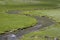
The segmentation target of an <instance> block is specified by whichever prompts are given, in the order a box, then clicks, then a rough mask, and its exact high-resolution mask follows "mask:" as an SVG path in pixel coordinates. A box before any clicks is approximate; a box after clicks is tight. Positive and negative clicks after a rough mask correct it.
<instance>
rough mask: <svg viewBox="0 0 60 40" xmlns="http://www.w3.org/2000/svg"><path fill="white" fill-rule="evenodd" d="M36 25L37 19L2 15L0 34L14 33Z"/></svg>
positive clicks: (0, 14)
mask: <svg viewBox="0 0 60 40" xmlns="http://www.w3.org/2000/svg"><path fill="white" fill-rule="evenodd" d="M35 23H36V19H34V18H32V17H28V16H24V15H19V14H7V13H0V33H1V32H4V31H13V30H16V29H18V28H24V27H29V26H31V25H34V24H35Z"/></svg>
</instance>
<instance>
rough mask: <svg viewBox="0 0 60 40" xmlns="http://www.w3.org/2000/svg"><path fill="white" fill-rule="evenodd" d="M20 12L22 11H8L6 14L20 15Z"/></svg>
mask: <svg viewBox="0 0 60 40" xmlns="http://www.w3.org/2000/svg"><path fill="white" fill-rule="evenodd" d="M20 12H21V11H20V10H8V11H7V12H6V13H8V14H18V13H20Z"/></svg>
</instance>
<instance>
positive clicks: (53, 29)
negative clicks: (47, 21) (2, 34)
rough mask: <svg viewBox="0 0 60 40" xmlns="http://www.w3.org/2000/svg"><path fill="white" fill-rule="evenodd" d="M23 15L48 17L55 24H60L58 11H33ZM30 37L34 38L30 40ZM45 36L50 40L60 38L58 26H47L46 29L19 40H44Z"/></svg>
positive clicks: (59, 11)
mask: <svg viewBox="0 0 60 40" xmlns="http://www.w3.org/2000/svg"><path fill="white" fill-rule="evenodd" d="M24 13H25V14H31V15H39V16H48V17H50V18H52V19H53V20H55V21H56V22H60V9H52V10H34V11H27V12H24ZM31 36H34V37H32V38H31ZM39 36H40V37H39ZM45 36H49V37H52V38H54V37H57V38H60V24H57V23H56V24H55V25H51V26H48V27H46V28H43V29H41V30H40V31H36V32H31V33H29V34H26V35H24V36H23V37H22V39H21V40H46V38H44V37H45ZM51 40H53V39H51Z"/></svg>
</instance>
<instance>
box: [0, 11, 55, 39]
mask: <svg viewBox="0 0 60 40" xmlns="http://www.w3.org/2000/svg"><path fill="white" fill-rule="evenodd" d="M13 13H14V12H13ZM26 16H29V15H26ZM30 17H34V18H35V19H36V20H37V24H36V25H34V26H32V27H28V28H24V29H22V30H21V29H19V30H16V31H15V32H11V33H9V34H5V35H0V40H18V39H20V38H21V37H22V36H23V35H25V34H28V33H30V32H34V31H37V30H40V29H41V28H44V27H48V26H50V25H53V24H55V21H53V20H52V19H50V18H49V17H46V16H42V17H40V16H30ZM11 34H14V35H15V38H12V39H11V38H10V39H8V38H9V37H10V36H11ZM7 35H10V36H7Z"/></svg>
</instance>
